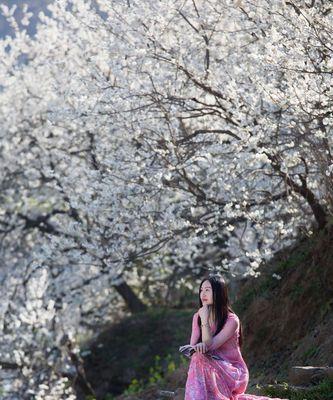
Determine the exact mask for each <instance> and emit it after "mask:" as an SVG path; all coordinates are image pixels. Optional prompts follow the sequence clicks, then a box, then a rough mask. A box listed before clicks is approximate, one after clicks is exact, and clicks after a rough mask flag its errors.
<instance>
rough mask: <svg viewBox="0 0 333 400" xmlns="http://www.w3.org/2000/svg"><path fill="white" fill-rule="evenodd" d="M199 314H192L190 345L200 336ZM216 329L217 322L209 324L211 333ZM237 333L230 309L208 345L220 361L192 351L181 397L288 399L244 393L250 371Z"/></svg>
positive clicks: (192, 399) (191, 399)
mask: <svg viewBox="0 0 333 400" xmlns="http://www.w3.org/2000/svg"><path fill="white" fill-rule="evenodd" d="M198 316H199V314H198V312H196V313H195V314H194V316H193V321H192V334H191V341H190V344H191V345H192V346H193V345H195V344H197V343H198V340H199V337H200V328H199V326H198ZM215 329H216V324H215V325H214V326H212V327H211V332H212V335H213V334H214V332H215ZM238 336H239V319H238V316H237V315H236V314H234V313H231V312H229V314H228V318H227V321H226V323H225V325H224V327H223V328H222V330H221V331H220V332H219V333H218V334H217V335H216V336H213V341H212V343H211V345H210V346H209V347H208V351H209V352H210V353H211V354H216V355H218V356H220V357H221V358H222V359H223V360H215V359H213V358H210V357H208V356H207V355H206V354H205V353H204V354H200V353H197V352H195V353H194V354H193V355H192V356H191V361H190V366H189V370H188V374H187V381H186V387H185V399H184V400H288V399H279V398H271V397H265V396H256V395H252V394H246V393H245V390H246V388H247V384H248V381H249V371H248V368H247V365H246V363H245V361H244V360H243V357H242V354H241V351H240V347H239V344H238Z"/></svg>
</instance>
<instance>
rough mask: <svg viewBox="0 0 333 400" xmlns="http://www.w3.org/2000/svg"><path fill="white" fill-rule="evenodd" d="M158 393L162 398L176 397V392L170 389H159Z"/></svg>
mask: <svg viewBox="0 0 333 400" xmlns="http://www.w3.org/2000/svg"><path fill="white" fill-rule="evenodd" d="M158 395H159V396H161V398H166V399H174V398H175V392H171V391H169V390H159V391H158Z"/></svg>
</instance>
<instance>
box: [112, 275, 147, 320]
mask: <svg viewBox="0 0 333 400" xmlns="http://www.w3.org/2000/svg"><path fill="white" fill-rule="evenodd" d="M113 287H114V288H115V289H116V291H117V292H118V293H119V294H120V296H121V297H122V298H123V299H124V300H125V303H126V305H127V307H128V309H129V310H130V311H131V312H132V313H133V314H136V313H138V312H142V311H146V310H147V306H146V305H145V304H144V303H142V301H141V300H140V299H139V298H138V296H137V295H136V294H135V293H134V292H133V290H132V289H131V287H130V286H128V284H127V283H126V282H124V281H123V282H122V283H120V284H117V285H113Z"/></svg>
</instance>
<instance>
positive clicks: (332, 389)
mask: <svg viewBox="0 0 333 400" xmlns="http://www.w3.org/2000/svg"><path fill="white" fill-rule="evenodd" d="M263 394H264V395H267V396H271V397H278V398H281V399H289V400H332V395H333V381H332V380H329V379H324V380H322V381H321V382H320V383H318V384H317V385H314V386H312V387H309V388H307V389H300V388H297V389H295V388H293V387H291V386H289V385H288V383H284V384H283V387H276V386H274V385H268V386H266V387H265V388H264V389H263Z"/></svg>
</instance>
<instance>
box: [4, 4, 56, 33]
mask: <svg viewBox="0 0 333 400" xmlns="http://www.w3.org/2000/svg"><path fill="white" fill-rule="evenodd" d="M51 2H52V0H0V5H6V6H7V7H9V8H11V7H13V6H14V5H16V6H17V8H16V10H15V12H14V16H15V18H16V20H17V21H18V20H20V15H21V14H22V6H23V4H28V9H29V11H30V12H32V13H33V14H34V16H33V17H32V18H31V20H30V25H29V26H28V27H27V28H26V27H25V29H27V30H28V33H29V34H30V35H33V34H34V33H35V28H36V22H37V19H38V17H37V16H38V13H39V12H40V11H44V12H46V11H47V9H46V7H47V5H48V4H49V3H51ZM12 33H13V31H12V28H11V27H10V25H9V24H8V22H7V21H6V19H5V18H4V17H3V15H2V13H0V38H3V37H5V36H6V35H11V34H12Z"/></svg>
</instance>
